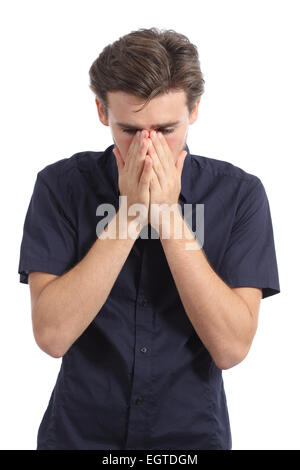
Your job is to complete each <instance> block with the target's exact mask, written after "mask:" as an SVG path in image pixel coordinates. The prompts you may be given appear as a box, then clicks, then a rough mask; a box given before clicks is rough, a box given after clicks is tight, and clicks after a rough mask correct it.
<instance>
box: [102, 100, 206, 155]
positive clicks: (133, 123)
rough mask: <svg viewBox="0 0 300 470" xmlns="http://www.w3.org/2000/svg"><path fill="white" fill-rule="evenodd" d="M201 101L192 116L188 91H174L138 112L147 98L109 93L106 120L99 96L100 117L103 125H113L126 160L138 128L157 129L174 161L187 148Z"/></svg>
mask: <svg viewBox="0 0 300 470" xmlns="http://www.w3.org/2000/svg"><path fill="white" fill-rule="evenodd" d="M199 102H200V99H199V100H198V101H197V103H196V105H195V107H194V110H193V111H192V113H191V115H189V113H188V108H187V106H186V104H185V92H184V91H176V92H175V91H172V92H169V93H165V94H163V95H160V96H157V97H155V98H153V99H152V100H151V101H150V102H149V103H148V104H147V106H145V107H144V109H143V110H142V111H139V112H138V113H135V112H134V111H136V110H138V109H139V108H140V107H141V106H142V105H143V103H144V100H142V99H141V98H139V97H136V96H134V95H131V94H128V93H125V92H123V91H114V92H108V119H106V118H105V116H104V111H103V107H102V105H101V104H100V103H99V101H98V99H97V98H96V105H97V109H98V114H99V118H100V120H101V122H102V123H103V124H104V125H106V126H110V128H111V132H112V137H113V140H114V143H115V145H116V146H117V147H118V148H119V150H120V152H121V155H122V157H123V159H124V160H125V159H126V155H127V152H128V149H129V146H130V143H131V141H132V139H133V137H134V135H135V133H136V131H137V130H147V131H148V132H150V131H151V130H156V131H161V132H162V134H163V135H164V137H165V138H166V140H167V143H168V145H169V147H170V150H171V152H172V154H173V156H174V162H175V163H176V161H177V158H178V156H179V154H180V152H181V151H182V150H183V149H184V148H185V145H186V139H187V133H188V126H189V124H192V123H193V122H194V121H195V120H196V119H197V116H198V106H199ZM166 124H168V125H166Z"/></svg>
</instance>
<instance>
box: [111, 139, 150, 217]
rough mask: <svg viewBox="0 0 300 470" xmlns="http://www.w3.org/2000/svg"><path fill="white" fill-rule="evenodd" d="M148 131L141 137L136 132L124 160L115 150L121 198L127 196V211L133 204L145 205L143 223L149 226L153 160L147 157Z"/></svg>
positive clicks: (114, 149) (116, 149)
mask: <svg viewBox="0 0 300 470" xmlns="http://www.w3.org/2000/svg"><path fill="white" fill-rule="evenodd" d="M146 132H147V131H142V132H141V133H140V134H141V135H140V136H139V135H138V132H136V134H135V136H134V137H133V139H132V141H131V144H130V147H129V149H128V152H127V155H126V158H125V159H124V158H123V157H122V155H121V153H120V150H119V149H118V148H117V147H114V148H113V152H114V155H115V157H116V160H117V166H118V173H119V180H118V184H119V189H120V194H121V196H127V211H128V209H129V207H130V206H131V205H132V204H136V203H138V204H143V205H144V206H145V207H146V209H147V214H145V218H144V219H143V221H142V223H143V224H144V225H147V223H148V215H149V203H150V191H149V187H150V177H151V168H152V159H151V157H150V156H149V155H147V150H148V146H149V139H147V140H145V137H147V135H146Z"/></svg>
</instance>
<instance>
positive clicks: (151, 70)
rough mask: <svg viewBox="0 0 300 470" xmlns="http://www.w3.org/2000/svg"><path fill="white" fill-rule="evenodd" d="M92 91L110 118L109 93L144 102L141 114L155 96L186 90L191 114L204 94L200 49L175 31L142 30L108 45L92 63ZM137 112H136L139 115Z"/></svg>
mask: <svg viewBox="0 0 300 470" xmlns="http://www.w3.org/2000/svg"><path fill="white" fill-rule="evenodd" d="M89 76H90V85H89V87H90V89H91V90H92V91H93V92H94V93H95V95H96V96H97V98H98V99H99V101H100V103H101V104H102V105H103V106H104V110H105V115H106V118H107V117H108V98H107V92H109V91H119V90H120V91H124V92H126V93H129V94H133V95H135V96H138V97H140V98H145V99H146V102H145V103H144V104H143V106H142V108H141V109H139V110H138V111H141V110H142V109H143V108H144V107H145V106H146V104H147V103H148V102H149V101H150V100H151V99H152V98H154V97H155V96H157V95H160V94H163V93H167V92H168V91H169V90H174V91H176V90H183V91H185V94H186V106H187V107H188V110H189V114H190V113H191V112H192V110H193V108H194V105H195V103H196V101H197V99H198V98H199V97H200V96H201V95H202V94H203V92H204V83H205V80H204V79H203V75H202V72H201V69H200V62H199V58H198V50H197V47H196V46H195V45H194V44H192V43H191V42H190V41H189V39H188V38H187V37H186V36H184V35H183V34H180V33H177V32H176V31H174V30H172V29H169V30H158V29H157V28H150V29H145V28H141V29H139V30H137V31H132V32H131V33H129V34H126V35H125V36H122V37H121V38H119V39H118V40H117V41H115V42H114V43H113V44H109V45H107V46H106V47H105V48H104V49H103V51H102V52H101V53H100V54H99V56H98V58H97V59H96V60H95V61H94V62H93V64H92V66H91V68H90V70H89ZM138 111H136V112H138Z"/></svg>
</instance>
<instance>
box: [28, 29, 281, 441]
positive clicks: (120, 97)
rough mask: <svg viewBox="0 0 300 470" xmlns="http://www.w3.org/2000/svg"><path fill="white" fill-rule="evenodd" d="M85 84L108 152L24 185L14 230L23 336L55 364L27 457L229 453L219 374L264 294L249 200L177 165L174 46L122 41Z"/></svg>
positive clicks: (192, 113) (181, 77)
mask: <svg viewBox="0 0 300 470" xmlns="http://www.w3.org/2000/svg"><path fill="white" fill-rule="evenodd" d="M90 78H91V85H90V86H91V89H92V90H93V91H94V92H95V95H96V106H97V111H98V114H99V118H100V121H101V122H102V124H104V125H106V126H110V129H111V132H112V136H113V140H114V143H115V145H111V146H109V147H108V148H107V149H106V150H105V151H104V152H92V151H87V152H80V153H77V154H75V155H73V156H71V157H69V158H64V159H62V160H59V161H57V162H55V163H52V164H50V165H48V166H46V167H45V168H44V169H42V170H41V171H39V173H38V175H37V179H36V182H35V187H34V191H33V194H32V197H31V201H30V204H29V208H28V212H27V215H26V219H25V223H24V233H23V239H22V244H21V253H20V264H19V274H20V282H23V283H28V281H29V285H30V293H31V306H32V321H33V331H34V337H35V340H36V342H37V344H38V345H39V347H40V348H41V349H42V350H43V351H45V352H46V353H47V354H50V355H51V356H53V357H56V358H59V357H62V363H61V368H60V371H59V374H58V377H57V381H56V384H55V387H54V389H53V392H52V395H51V397H50V400H49V404H48V407H47V409H46V411H45V414H44V416H43V419H42V422H41V424H40V427H39V431H38V439H37V449H110V450H113V449H149V450H151V449H231V448H232V440H231V431H230V423H229V417H228V410H227V404H226V396H225V391H224V386H223V379H222V369H228V368H230V367H233V366H235V365H237V364H238V363H240V362H241V361H242V360H243V359H244V358H245V357H246V355H247V354H248V352H249V349H250V346H251V343H252V341H253V338H254V335H255V332H256V329H257V324H258V312H259V305H260V300H261V298H266V297H268V296H271V295H274V294H276V293H279V292H280V288H279V280H278V271H277V262H276V253H275V247H274V237H273V229H272V221H271V214H270V208H269V203H268V198H267V195H266V192H265V189H264V186H263V184H262V182H261V181H260V179H259V178H258V177H257V176H255V175H252V174H249V173H247V172H246V171H244V170H242V169H241V168H238V167H236V166H234V165H232V164H231V163H228V162H225V161H221V160H216V159H212V158H208V157H203V156H199V155H194V154H191V153H190V151H189V148H188V146H187V144H186V139H187V133H188V127H189V125H191V124H193V123H194V122H195V121H196V119H197V115H198V107H199V103H200V96H201V94H202V93H203V83H204V80H203V77H202V73H201V70H200V64H199V60H198V55H197V50H196V47H195V46H194V45H192V44H191V43H190V42H189V41H188V39H187V38H186V37H185V36H183V35H181V34H178V33H175V32H174V31H172V30H171V31H162V32H160V31H158V30H156V29H155V28H151V29H141V30H138V31H134V32H132V33H130V34H128V35H126V36H124V37H122V38H120V39H119V40H118V41H116V42H115V43H113V44H112V45H109V46H107V47H106V48H105V49H104V50H103V51H102V53H101V54H100V55H99V57H98V58H97V59H96V60H95V62H94V63H93V65H92V67H91V69H90ZM141 106H142V107H141ZM154 131H156V133H155V132H154ZM138 132H141V135H138ZM159 133H161V134H162V135H161V136H159ZM135 204H139V205H138V206H135ZM186 205H190V206H189V207H191V208H192V215H193V218H192V221H191V224H188V223H187V221H186V220H185V217H184V215H185V213H186V207H187V206H186ZM170 207H175V210H174V211H173V216H171V217H170V221H169V223H168V224H166V225H167V227H166V233H167V236H165V237H164V236H163V226H164V221H165V220H166V219H167V217H168V209H169V208H170ZM197 207H204V225H203V229H204V231H203V235H204V237H203V240H201V242H199V240H198V238H197V236H196V237H195V238H193V234H194V230H193V228H194V227H195V225H197V224H196V223H195V216H196V214H197ZM111 208H113V209H114V211H115V212H112V213H111V214H110V217H109V220H106V218H105V215H106V211H107V210H108V211H109V210H110V209H111ZM130 208H132V209H134V208H143V210H141V212H140V216H139V219H138V218H137V217H136V216H135V212H134V211H133V212H131V211H130ZM152 208H153V212H152ZM101 222H102V224H101ZM99 223H100V225H99ZM99 227H100V228H99ZM178 229H182V231H181V233H182V235H181V237H176V236H175V234H176V233H177V230H178ZM196 231H197V230H196ZM112 234H115V235H116V236H111V235H112ZM192 239H193V240H194V242H195V244H196V248H198V249H194V248H195V246H194V247H193V249H188V246H190V245H189V244H190V243H191V241H192Z"/></svg>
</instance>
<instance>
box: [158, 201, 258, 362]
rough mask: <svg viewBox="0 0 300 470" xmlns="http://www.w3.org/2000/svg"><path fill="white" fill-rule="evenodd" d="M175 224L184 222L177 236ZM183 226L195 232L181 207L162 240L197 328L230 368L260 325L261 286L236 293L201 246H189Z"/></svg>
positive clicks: (218, 358) (217, 359)
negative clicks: (212, 265)
mask: <svg viewBox="0 0 300 470" xmlns="http://www.w3.org/2000/svg"><path fill="white" fill-rule="evenodd" d="M176 224H177V226H178V227H179V226H180V225H181V226H182V227H181V229H182V232H181V233H182V234H183V236H182V238H178V239H176V238H174V233H176V232H174V231H175V226H176ZM184 226H186V229H185V228H184ZM184 230H188V231H189V232H190V233H192V232H191V230H190V228H189V226H188V225H187V224H186V222H185V221H184V218H183V217H182V215H181V214H180V212H179V210H178V211H175V212H174V219H172V217H171V224H170V233H169V238H161V244H162V247H163V249H164V252H165V255H166V258H167V261H168V264H169V267H170V270H171V272H172V275H173V278H174V282H175V284H176V286H177V289H178V292H179V295H180V298H181V301H182V304H183V306H184V308H185V311H186V313H187V315H188V317H189V319H190V321H191V323H192V324H193V326H194V328H195V331H196V332H197V334H198V336H199V338H200V339H201V341H202V342H203V344H204V345H205V347H206V348H207V350H208V351H209V352H210V354H211V356H212V357H213V359H214V361H215V363H216V365H217V367H219V368H220V369H229V368H230V367H233V366H234V365H236V364H238V363H239V362H241V361H242V360H243V359H244V358H245V356H246V355H247V353H248V351H249V349H250V346H251V343H252V340H253V338H254V335H255V332H256V329H257V314H258V310H259V302H260V299H261V289H257V288H253V289H251V288H248V289H247V288H244V289H246V292H245V294H244V292H243V291H242V288H238V289H237V293H236V292H235V291H234V289H232V288H230V287H229V286H227V284H226V283H225V282H223V280H222V279H221V278H220V277H219V276H218V275H217V274H216V273H215V271H214V270H213V269H212V268H211V266H210V264H209V262H208V260H207V258H206V256H205V253H204V251H203V249H202V248H201V249H199V250H187V249H186V244H188V243H191V239H189V238H186V237H185V236H184V233H185V232H184ZM179 233H180V232H179ZM160 236H161V234H160ZM199 248H200V245H199ZM250 289H251V290H250ZM245 299H247V302H246V300H245ZM250 299H251V300H250Z"/></svg>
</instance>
